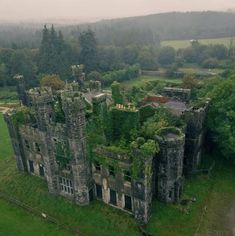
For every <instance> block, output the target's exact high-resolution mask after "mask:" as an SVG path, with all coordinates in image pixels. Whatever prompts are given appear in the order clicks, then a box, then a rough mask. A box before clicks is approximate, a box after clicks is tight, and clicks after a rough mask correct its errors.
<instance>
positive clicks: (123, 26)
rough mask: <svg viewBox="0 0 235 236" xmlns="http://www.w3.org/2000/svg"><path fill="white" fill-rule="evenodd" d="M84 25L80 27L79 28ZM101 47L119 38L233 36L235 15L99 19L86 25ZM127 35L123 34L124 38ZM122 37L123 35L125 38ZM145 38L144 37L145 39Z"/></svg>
mask: <svg viewBox="0 0 235 236" xmlns="http://www.w3.org/2000/svg"><path fill="white" fill-rule="evenodd" d="M87 26H88V25H82V26H81V28H84V27H87ZM89 27H91V28H92V29H93V30H94V31H95V32H96V34H97V37H98V39H99V41H100V42H101V43H103V44H110V43H111V42H113V43H115V44H118V41H121V38H125V37H128V35H130V36H131V35H133V34H132V33H134V35H136V33H135V32H139V34H141V33H142V37H143V35H144V34H151V36H150V38H151V39H150V40H149V41H151V40H153V39H156V38H157V39H158V38H160V40H177V39H203V38H221V37H231V36H235V14H234V13H228V12H211V11H208V12H187V13H177V12H172V13H162V14H154V15H148V16H139V17H130V18H123V19H114V20H103V21H100V22H97V23H94V24H89ZM126 34H127V35H126ZM125 35H126V36H125ZM145 37H146V38H148V37H147V35H146V36H145Z"/></svg>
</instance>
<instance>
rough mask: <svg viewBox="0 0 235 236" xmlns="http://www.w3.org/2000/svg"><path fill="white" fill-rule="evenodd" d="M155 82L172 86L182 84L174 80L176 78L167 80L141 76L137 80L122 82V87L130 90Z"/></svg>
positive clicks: (180, 81)
mask: <svg viewBox="0 0 235 236" xmlns="http://www.w3.org/2000/svg"><path fill="white" fill-rule="evenodd" d="M154 81H159V82H164V83H166V84H171V85H177V84H181V83H182V80H181V79H174V78H173V79H170V78H165V77H160V76H140V77H138V78H136V79H133V80H127V81H125V82H122V85H123V86H124V87H126V88H130V87H133V86H136V87H141V86H143V85H145V84H146V83H147V82H154Z"/></svg>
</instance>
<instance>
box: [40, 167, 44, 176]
mask: <svg viewBox="0 0 235 236" xmlns="http://www.w3.org/2000/svg"><path fill="white" fill-rule="evenodd" d="M39 174H40V176H45V172H44V166H43V165H41V164H40V165H39Z"/></svg>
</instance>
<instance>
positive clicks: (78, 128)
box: [61, 86, 93, 205]
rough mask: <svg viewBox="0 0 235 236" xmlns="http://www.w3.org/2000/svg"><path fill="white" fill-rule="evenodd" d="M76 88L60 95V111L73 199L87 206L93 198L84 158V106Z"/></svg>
mask: <svg viewBox="0 0 235 236" xmlns="http://www.w3.org/2000/svg"><path fill="white" fill-rule="evenodd" d="M77 89H78V87H77V86H73V91H64V92H63V93H62V94H61V99H62V109H63V111H64V113H65V123H66V127H67V129H66V132H67V138H68V143H69V147H70V150H71V155H72V157H73V159H72V162H71V169H72V173H73V183H74V198H75V202H76V203H77V204H79V205H88V204H89V202H90V199H92V197H93V186H92V181H91V168H90V163H89V161H88V160H87V157H86V134H85V133H86V131H85V129H86V120H85V104H84V101H83V98H82V96H81V94H80V92H79V91H77Z"/></svg>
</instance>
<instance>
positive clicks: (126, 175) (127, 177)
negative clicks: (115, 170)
mask: <svg viewBox="0 0 235 236" xmlns="http://www.w3.org/2000/svg"><path fill="white" fill-rule="evenodd" d="M124 180H125V181H127V182H131V172H130V171H127V170H124Z"/></svg>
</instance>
